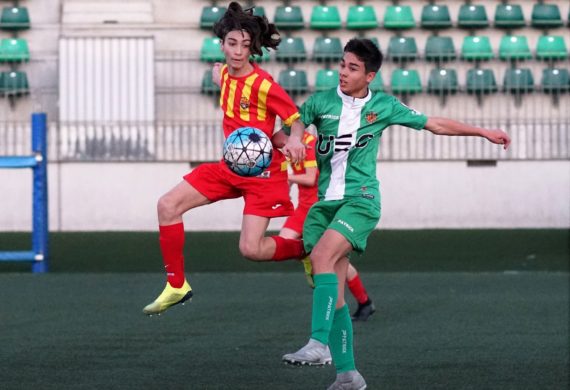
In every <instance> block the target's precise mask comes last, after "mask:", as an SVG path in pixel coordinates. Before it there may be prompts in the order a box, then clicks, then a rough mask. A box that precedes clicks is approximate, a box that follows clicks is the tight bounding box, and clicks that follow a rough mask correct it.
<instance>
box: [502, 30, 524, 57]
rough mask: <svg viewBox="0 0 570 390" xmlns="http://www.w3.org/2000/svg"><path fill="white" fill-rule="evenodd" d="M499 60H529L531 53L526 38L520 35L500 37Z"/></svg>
mask: <svg viewBox="0 0 570 390" xmlns="http://www.w3.org/2000/svg"><path fill="white" fill-rule="evenodd" d="M499 58H500V59H501V60H529V59H531V58H532V53H531V52H530V48H529V46H528V40H527V39H526V37H525V36H522V35H505V36H504V37H502V38H501V44H500V46H499Z"/></svg>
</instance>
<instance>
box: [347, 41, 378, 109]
mask: <svg viewBox="0 0 570 390" xmlns="http://www.w3.org/2000/svg"><path fill="white" fill-rule="evenodd" d="M338 73H339V85H340V90H341V91H342V92H343V93H344V94H346V95H348V96H352V97H357V98H363V97H365V96H366V94H367V93H368V84H370V83H371V82H372V80H373V79H374V76H375V75H376V73H375V72H370V73H366V68H365V66H364V62H362V61H361V60H360V59H359V58H358V57H357V56H356V55H354V54H353V53H349V52H346V53H344V55H343V57H342V60H340V69H339V72H338Z"/></svg>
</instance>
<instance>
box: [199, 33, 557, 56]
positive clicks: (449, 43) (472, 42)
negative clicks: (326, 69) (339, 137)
mask: <svg viewBox="0 0 570 390" xmlns="http://www.w3.org/2000/svg"><path fill="white" fill-rule="evenodd" d="M372 40H373V41H375V43H376V44H377V45H378V40H377V39H376V38H372ZM342 54H343V46H342V44H341V40H340V38H337V37H317V38H316V39H315V43H314V45H313V54H312V59H313V60H314V61H316V62H326V61H338V60H340V58H341V57H342ZM385 54H386V56H387V57H388V58H389V59H391V60H393V61H410V60H414V59H416V58H418V56H419V53H418V48H417V45H416V40H415V38H414V37H403V36H394V37H392V38H390V41H389V45H388V50H387V51H386V53H385ZM498 54H499V56H498V57H499V59H501V60H528V59H532V58H533V57H535V58H536V59H538V60H564V59H566V58H568V49H567V47H566V42H565V40H564V38H563V37H562V36H557V35H542V36H540V37H539V39H538V42H537V44H536V51H535V54H534V56H533V53H532V52H531V50H530V47H529V44H528V39H527V38H526V37H525V36H522V35H505V36H503V37H502V38H501V42H500V46H499V51H498ZM307 57H308V56H307V50H306V49H305V43H304V40H303V38H302V37H288V38H285V39H283V41H282V42H281V44H280V45H279V49H278V50H277V51H276V53H275V59H276V60H277V61H278V62H300V61H305V60H307ZM270 58H271V57H270V55H269V53H268V52H267V51H264V55H263V56H262V57H261V58H260V60H261V61H268V60H269V59H270ZM424 58H425V59H426V60H428V61H439V60H453V59H456V58H457V51H456V49H455V45H454V42H453V39H452V38H451V37H445V36H436V35H434V36H430V37H428V39H427V41H426V46H425V51H424ZM461 58H462V59H464V60H467V61H484V60H490V59H493V58H495V53H494V52H493V49H492V47H491V42H490V40H489V37H487V36H475V35H469V36H466V37H464V39H463V43H462V46H461ZM200 60H201V61H203V62H218V61H223V60H224V55H223V53H222V51H221V49H220V40H219V39H218V38H209V37H208V38H205V39H204V41H203V43H202V47H201V51H200Z"/></svg>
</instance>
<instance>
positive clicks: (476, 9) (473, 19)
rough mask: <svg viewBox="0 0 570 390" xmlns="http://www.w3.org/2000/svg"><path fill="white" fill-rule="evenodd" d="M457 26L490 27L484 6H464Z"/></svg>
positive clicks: (460, 9)
mask: <svg viewBox="0 0 570 390" xmlns="http://www.w3.org/2000/svg"><path fill="white" fill-rule="evenodd" d="M457 25H458V26H459V27H461V28H485V27H488V26H489V20H488V19H487V11H486V10H485V7H484V6H482V5H474V4H463V5H462V6H461V7H460V8H459V16H458V18H457Z"/></svg>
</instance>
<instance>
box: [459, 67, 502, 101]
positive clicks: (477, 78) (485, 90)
mask: <svg viewBox="0 0 570 390" xmlns="http://www.w3.org/2000/svg"><path fill="white" fill-rule="evenodd" d="M466 86H467V93H470V94H476V95H486V94H490V93H495V92H497V91H498V87H497V81H496V80H495V74H494V73H493V70H492V69H478V68H476V69H469V70H468V71H467V83H466Z"/></svg>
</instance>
